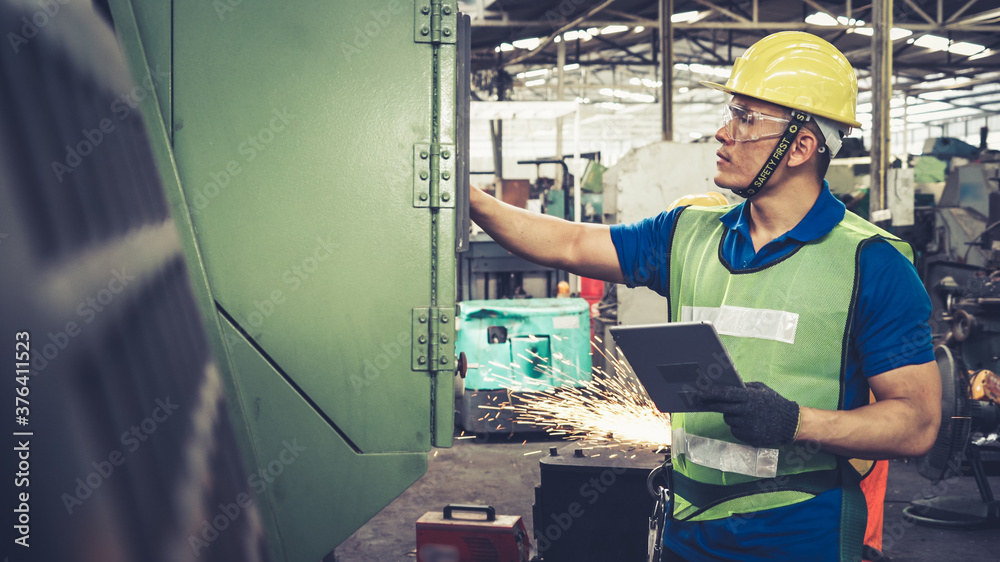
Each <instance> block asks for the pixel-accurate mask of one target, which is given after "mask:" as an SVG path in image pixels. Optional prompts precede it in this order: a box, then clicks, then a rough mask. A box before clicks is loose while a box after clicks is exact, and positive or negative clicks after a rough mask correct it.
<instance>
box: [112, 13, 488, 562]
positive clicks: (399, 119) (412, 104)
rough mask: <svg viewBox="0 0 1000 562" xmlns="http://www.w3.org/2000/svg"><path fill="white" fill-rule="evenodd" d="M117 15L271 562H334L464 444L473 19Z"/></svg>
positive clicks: (131, 101) (136, 106)
mask: <svg viewBox="0 0 1000 562" xmlns="http://www.w3.org/2000/svg"><path fill="white" fill-rule="evenodd" d="M110 6H111V12H112V16H113V20H114V26H115V30H116V32H117V34H118V36H119V39H120V41H121V43H122V45H123V48H124V50H125V53H126V57H127V59H128V62H129V66H130V67H131V69H132V73H133V76H134V78H135V81H136V83H137V84H139V86H138V87H137V88H136V89H135V90H133V91H132V92H130V93H129V96H128V99H123V100H120V101H121V102H122V103H120V104H117V106H112V107H111V110H116V111H121V112H125V111H136V110H138V111H142V112H143V114H144V115H145V117H146V122H147V123H148V125H149V129H150V135H151V137H153V144H154V152H155V154H156V157H157V165H158V167H160V169H161V171H162V175H163V176H165V177H167V185H166V186H165V187H166V190H167V194H168V199H169V203H170V206H171V212H172V214H173V216H174V217H175V219H176V220H177V221H178V224H179V225H180V226H181V237H182V245H183V248H184V251H185V254H186V255H187V258H188V263H189V264H190V267H191V268H192V269H195V271H194V272H193V273H192V276H193V277H195V278H198V279H201V280H202V281H201V282H202V283H204V284H205V285H206V286H207V290H208V291H209V295H210V298H209V299H208V300H205V301H203V302H202V314H203V316H204V318H205V320H206V321H207V322H206V324H207V325H208V326H210V327H214V332H212V333H210V334H209V336H210V339H211V340H212V342H213V344H214V345H213V347H214V349H215V354H216V356H217V360H218V361H219V363H220V365H221V369H222V370H223V371H224V373H225V377H226V381H227V391H228V394H229V399H230V400H231V401H237V402H238V403H239V404H240V405H241V408H239V409H238V411H239V412H240V413H239V416H237V419H235V420H234V426H235V427H237V429H238V430H239V429H240V428H242V431H241V432H240V431H238V433H241V435H240V436H238V440H240V441H241V448H242V449H243V450H244V452H245V453H246V454H245V456H246V461H245V462H246V463H247V464H249V465H250V466H248V467H247V469H248V472H249V473H251V474H252V473H257V474H258V476H259V478H258V480H262V481H263V482H265V483H266V485H264V486H261V487H259V488H257V489H258V490H259V491H258V493H257V494H256V495H255V496H254V497H255V500H256V502H257V504H258V505H259V507H260V508H261V509H260V511H261V514H262V515H261V519H262V521H261V524H262V525H263V527H264V528H265V529H266V531H267V535H268V539H269V545H270V547H271V552H270V555H271V557H272V558H273V559H275V560H288V561H300V560H319V559H321V558H323V557H324V556H326V555H327V554H329V553H330V552H331V551H332V550H333V549H334V548H335V547H336V546H337V545H338V544H340V543H341V542H342V541H343V540H344V539H346V538H347V537H348V536H349V535H350V534H351V533H353V532H354V531H355V530H356V529H357V528H358V527H360V526H361V525H362V524H364V522H365V521H367V520H368V519H369V518H370V517H372V516H373V515H374V514H375V513H377V512H378V511H379V510H380V509H381V508H382V507H384V506H385V505H386V504H388V503H389V502H390V501H391V500H392V499H393V498H395V497H396V496H397V495H398V494H399V493H401V492H402V491H403V490H405V489H406V488H407V487H408V486H410V484H412V483H413V482H414V481H415V480H416V479H417V478H419V477H420V476H421V475H422V474H423V473H424V472H425V471H426V468H427V454H426V452H427V451H428V450H429V449H430V447H431V446H432V445H436V446H450V445H451V440H452V432H453V420H454V415H453V377H454V376H455V368H456V356H455V350H454V339H455V338H454V325H455V323H454V313H455V281H454V279H455V251H456V249H458V250H460V249H462V246H463V245H465V244H466V243H467V242H466V241H465V240H463V237H461V236H458V237H456V223H457V224H458V225H459V228H458V229H457V230H458V231H459V232H467V228H464V225H465V224H466V220H467V219H466V218H465V216H463V211H465V213H467V206H468V203H467V174H468V171H467V160H466V159H467V150H466V149H465V146H467V134H468V133H467V115H468V113H467V112H468V102H467V99H468V92H467V90H468V81H469V79H468V74H467V73H468V70H467V68H466V67H465V64H466V63H465V61H466V60H467V57H468V43H467V38H468V31H469V26H468V18H466V17H464V16H460V15H459V14H458V7H457V2H456V1H455V0H388V1H387V2H378V3H368V2H332V1H327V2H304V1H302V2H268V1H265V0H242V1H241V2H236V1H230V0H225V1H216V2H207V1H195V0H175V1H173V2H148V1H141V2H140V1H135V2H130V1H129V0H111V2H110ZM459 77H461V79H459ZM287 444H295V446H296V447H297V448H298V451H297V456H294V457H292V456H290V455H289V454H287V447H288V445H287ZM283 453H284V454H283ZM258 480H255V481H254V482H257V481H258ZM206 509H214V506H208V507H206Z"/></svg>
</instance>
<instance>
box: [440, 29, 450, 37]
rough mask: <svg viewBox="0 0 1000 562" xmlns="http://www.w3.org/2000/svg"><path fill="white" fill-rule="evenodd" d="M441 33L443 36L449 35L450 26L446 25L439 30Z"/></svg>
mask: <svg viewBox="0 0 1000 562" xmlns="http://www.w3.org/2000/svg"><path fill="white" fill-rule="evenodd" d="M441 34H442V35H444V36H445V37H450V36H451V28H450V27H446V28H444V29H442V30H441Z"/></svg>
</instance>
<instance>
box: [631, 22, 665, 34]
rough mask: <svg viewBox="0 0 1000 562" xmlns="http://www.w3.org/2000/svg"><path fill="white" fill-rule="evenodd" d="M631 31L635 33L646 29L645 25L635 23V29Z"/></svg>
mask: <svg viewBox="0 0 1000 562" xmlns="http://www.w3.org/2000/svg"><path fill="white" fill-rule="evenodd" d="M671 20H673V18H671ZM633 31H634V32H635V33H642V32H643V31H646V26H644V25H637V26H635V29H634V30H633Z"/></svg>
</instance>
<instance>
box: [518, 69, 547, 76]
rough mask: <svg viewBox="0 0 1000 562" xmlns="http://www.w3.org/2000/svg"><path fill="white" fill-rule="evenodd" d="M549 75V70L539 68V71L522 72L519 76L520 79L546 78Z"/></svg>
mask: <svg viewBox="0 0 1000 562" xmlns="http://www.w3.org/2000/svg"><path fill="white" fill-rule="evenodd" d="M548 73H549V69H547V68H539V69H537V70H529V71H527V72H521V73H519V74H518V75H517V77H518V78H534V77H535V76H545V75H546V74H548Z"/></svg>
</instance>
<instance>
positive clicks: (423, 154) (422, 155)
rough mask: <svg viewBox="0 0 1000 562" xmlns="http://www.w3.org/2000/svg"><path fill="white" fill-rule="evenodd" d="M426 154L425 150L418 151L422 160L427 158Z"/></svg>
mask: <svg viewBox="0 0 1000 562" xmlns="http://www.w3.org/2000/svg"><path fill="white" fill-rule="evenodd" d="M427 156H428V154H427V151H426V150H421V151H420V157H421V158H423V159H424V160H427Z"/></svg>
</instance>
